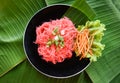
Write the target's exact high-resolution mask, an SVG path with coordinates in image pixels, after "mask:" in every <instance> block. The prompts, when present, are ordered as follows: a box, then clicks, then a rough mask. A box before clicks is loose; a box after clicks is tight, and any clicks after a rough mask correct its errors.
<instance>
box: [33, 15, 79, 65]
mask: <svg viewBox="0 0 120 83" xmlns="http://www.w3.org/2000/svg"><path fill="white" fill-rule="evenodd" d="M76 35H77V30H76V28H75V26H74V24H73V23H72V21H71V20H69V19H68V18H67V17H64V18H61V19H57V20H52V21H50V22H44V23H43V24H42V25H41V26H39V27H37V28H36V41H35V43H36V44H38V53H39V55H40V56H42V58H43V59H44V60H45V61H47V62H52V63H53V64H56V63H57V62H63V61H64V60H65V59H66V58H71V57H72V51H73V44H74V39H75V37H76Z"/></svg>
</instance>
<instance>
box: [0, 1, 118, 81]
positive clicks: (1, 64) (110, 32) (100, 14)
mask: <svg viewBox="0 0 120 83" xmlns="http://www.w3.org/2000/svg"><path fill="white" fill-rule="evenodd" d="M80 1H81V0H80ZM73 2H74V0H45V1H44V0H1V1H0V76H1V78H0V83H7V82H9V83H16V82H18V83H21V82H22V83H24V82H25V83H33V82H35V83H38V82H42V83H44V82H45V83H46V82H47V83H54V82H57V83H70V82H71V83H79V82H81V83H91V82H94V83H109V82H111V83H114V82H116V83H117V82H119V79H120V75H119V73H120V71H119V69H120V66H119V65H120V54H119V49H120V44H119V40H120V36H119V35H120V32H119V29H120V27H119V26H120V24H119V23H120V12H119V9H120V2H119V0H99V1H96V0H87V2H88V4H89V5H90V6H91V7H92V8H93V9H94V11H95V12H96V14H97V16H96V18H95V19H100V20H101V21H102V22H103V23H104V24H106V28H107V31H106V32H105V36H104V38H103V41H102V42H103V43H105V44H106V48H105V50H104V51H103V55H102V57H101V58H99V60H98V61H97V62H94V63H92V64H91V65H90V66H89V67H88V68H87V70H86V71H85V72H83V73H81V74H80V75H77V76H75V77H72V78H69V79H52V78H48V77H46V76H44V75H41V74H40V73H39V72H37V71H36V70H35V69H33V67H31V65H30V64H29V63H28V61H27V60H26V59H25V58H26V57H25V54H24V52H23V47H22V37H23V32H24V28H25V26H26V24H27V22H28V21H29V19H30V18H31V16H32V15H33V14H34V13H35V12H36V11H38V10H39V9H40V8H42V7H45V6H46V5H51V4H61V3H63V4H69V5H72V3H73ZM21 62H22V63H21ZM20 63H21V64H20ZM18 64H19V65H18ZM16 65H18V66H16ZM15 66H16V67H15ZM14 67H15V68H14ZM11 69H12V70H11ZM8 71H9V72H8ZM7 72H8V73H7ZM5 73H6V74H5ZM27 79H29V80H27ZM7 80H8V81H7Z"/></svg>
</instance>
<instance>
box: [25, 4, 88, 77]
mask: <svg viewBox="0 0 120 83" xmlns="http://www.w3.org/2000/svg"><path fill="white" fill-rule="evenodd" d="M69 7H70V6H67V5H53V6H49V7H46V8H43V9H42V10H40V11H39V12H37V13H36V14H35V15H34V16H33V17H32V18H31V20H30V22H29V23H28V26H27V28H26V31H25V35H24V49H25V52H26V55H27V58H28V60H29V61H30V63H31V64H32V65H33V67H34V68H35V69H37V70H38V71H39V72H41V73H43V74H44V75H47V76H49V77H54V78H68V77H72V76H75V75H77V74H79V73H80V72H82V71H83V70H85V68H86V67H87V66H88V65H89V63H90V61H89V59H82V60H81V61H80V60H79V58H78V57H75V53H73V57H72V58H71V59H66V60H65V61H64V62H62V63H57V64H55V65H54V64H52V63H50V62H49V63H48V62H46V61H44V60H42V59H41V57H40V56H39V55H38V52H37V45H36V44H34V43H33V42H34V41H35V39H36V33H35V30H36V26H39V25H41V24H42V23H43V22H46V21H50V20H53V19H59V18H61V16H62V15H63V14H64V13H65V12H66V11H67V9H68V8H69Z"/></svg>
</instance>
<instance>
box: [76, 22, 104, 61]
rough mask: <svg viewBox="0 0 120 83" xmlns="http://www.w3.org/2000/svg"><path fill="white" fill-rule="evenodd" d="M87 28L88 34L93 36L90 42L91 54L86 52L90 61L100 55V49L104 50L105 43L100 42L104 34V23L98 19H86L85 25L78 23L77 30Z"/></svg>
mask: <svg viewBox="0 0 120 83" xmlns="http://www.w3.org/2000/svg"><path fill="white" fill-rule="evenodd" d="M85 28H86V29H89V30H90V35H92V36H94V40H93V43H92V47H91V49H92V52H93V55H90V54H89V53H88V54H87V56H86V57H87V58H90V61H97V58H98V57H100V56H101V55H102V50H104V47H105V45H104V44H102V43H101V40H102V37H103V36H104V32H103V31H104V30H106V29H105V25H104V24H102V23H100V20H96V21H87V22H86V24H85V26H84V25H79V26H78V28H77V29H78V30H79V31H82V30H83V29H85Z"/></svg>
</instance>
